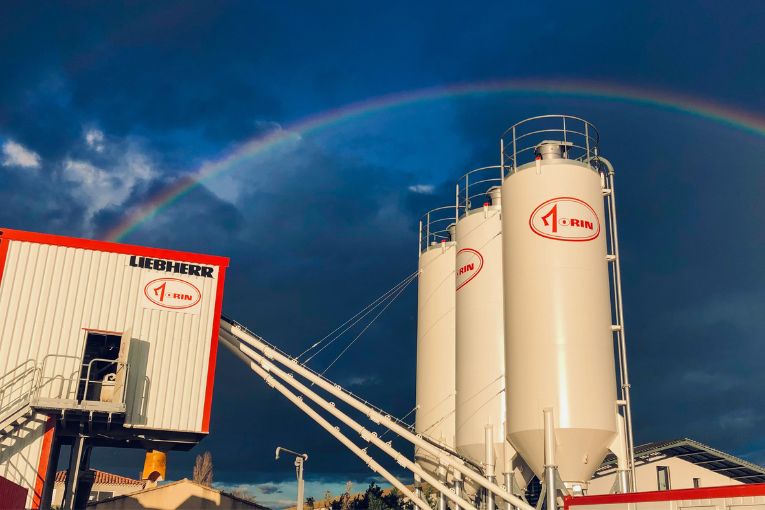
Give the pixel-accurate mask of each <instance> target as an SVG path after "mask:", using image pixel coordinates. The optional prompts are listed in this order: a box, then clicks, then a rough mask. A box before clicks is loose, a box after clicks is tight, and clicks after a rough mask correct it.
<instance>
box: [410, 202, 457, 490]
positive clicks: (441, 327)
mask: <svg viewBox="0 0 765 510" xmlns="http://www.w3.org/2000/svg"><path fill="white" fill-rule="evenodd" d="M454 220H455V207H453V206H452V207H445V208H439V209H436V210H433V211H431V212H429V213H428V214H427V215H426V216H425V218H424V224H423V225H422V228H421V234H420V258H419V270H420V275H419V281H418V285H417V388H416V401H417V411H416V418H415V430H416V432H417V433H418V434H422V435H423V436H427V437H429V438H431V439H433V440H435V441H438V442H439V443H442V444H444V445H446V446H448V447H450V448H452V447H454V396H455V388H454V384H455V383H454V377H455V376H454V363H455V361H454V355H455V346H454V342H455V322H454V301H455V296H454V285H455V283H454V282H455V273H454V265H455V259H456V254H457V247H456V243H455V242H454V240H453V237H454V226H453V223H454ZM415 459H416V460H417V463H418V464H420V465H421V466H422V467H423V468H424V469H426V470H428V471H429V472H431V473H433V474H435V473H437V471H438V464H437V461H435V459H433V458H432V457H431V456H429V455H428V454H427V453H424V452H423V451H421V450H419V449H417V450H415ZM440 475H441V476H443V473H440Z"/></svg>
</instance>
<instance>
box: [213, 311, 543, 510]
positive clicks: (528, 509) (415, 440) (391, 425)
mask: <svg viewBox="0 0 765 510" xmlns="http://www.w3.org/2000/svg"><path fill="white" fill-rule="evenodd" d="M221 328H222V330H223V331H227V332H229V333H231V334H233V335H234V336H236V337H237V338H239V339H240V340H242V341H243V342H244V343H245V344H247V345H248V346H249V347H251V348H254V349H257V350H259V351H260V352H262V353H263V355H264V356H265V357H266V358H268V359H271V360H275V361H277V362H279V363H281V364H282V365H284V366H286V367H288V368H289V369H290V370H294V371H295V373H297V374H299V375H301V376H302V377H305V378H306V379H308V380H309V381H311V382H312V383H314V384H316V385H317V386H319V387H320V388H322V389H323V390H325V391H327V392H329V393H331V394H332V395H334V396H335V397H337V398H338V399H340V400H342V401H343V402H345V403H346V404H348V405H349V406H351V407H352V408H354V409H356V410H357V411H359V412H361V413H363V414H364V415H366V416H367V418H369V419H370V420H371V421H372V423H375V424H379V425H383V426H384V427H386V428H388V429H390V430H392V431H393V432H395V433H396V434H398V435H399V436H401V437H403V438H404V439H406V440H407V441H409V442H411V443H412V444H414V445H415V446H417V447H419V448H422V449H423V450H425V451H427V452H428V453H430V454H431V455H433V456H435V457H436V458H437V459H438V460H439V461H440V462H441V463H442V464H444V465H446V466H448V467H451V468H452V469H454V470H456V471H459V472H460V473H462V474H463V475H464V476H465V477H466V478H469V479H470V480H472V481H473V482H475V483H476V484H477V485H480V486H481V487H483V488H484V489H488V490H489V491H491V492H493V493H494V494H496V495H497V496H499V497H500V498H502V499H504V500H505V501H509V502H510V503H512V504H513V505H515V506H516V507H518V508H519V509H520V510H535V508H534V507H533V506H531V505H529V504H528V503H526V502H525V501H523V500H522V499H521V498H519V497H517V496H515V495H513V494H511V493H510V492H508V491H506V490H504V489H503V488H502V487H500V486H499V485H497V484H496V483H493V482H491V481H489V480H487V479H486V478H484V477H483V476H482V475H481V474H478V473H476V472H475V471H473V470H472V469H471V468H469V467H467V466H466V465H465V464H464V463H463V462H462V461H457V460H454V458H453V457H452V456H451V455H450V454H447V453H445V452H444V451H443V450H441V449H440V448H438V447H436V446H434V445H433V444H431V443H430V442H428V441H426V440H424V439H423V438H422V437H420V436H419V435H417V434H414V433H412V432H411V431H409V430H408V429H407V428H405V427H402V426H401V425H399V424H398V423H396V422H395V421H393V420H392V419H390V418H388V417H387V416H385V415H384V414H382V413H380V412H379V411H377V410H375V409H373V408H371V407H369V406H368V405H366V404H364V403H362V402H360V401H359V400H358V399H356V398H354V397H352V396H350V395H348V394H347V393H346V392H344V391H343V390H342V388H341V387H340V386H339V385H336V384H331V383H329V382H328V381H326V380H325V379H323V378H321V377H319V376H318V375H316V374H314V373H313V372H312V371H311V370H309V369H307V368H306V367H304V366H303V365H301V364H300V363H299V362H298V361H296V360H294V359H292V358H289V357H287V356H285V355H284V354H282V353H280V352H279V351H277V350H276V349H274V348H273V347H271V346H270V345H268V344H267V343H266V342H264V341H263V340H261V339H260V338H257V337H255V336H253V335H251V334H250V333H249V332H247V331H245V330H243V329H242V328H241V327H240V326H238V325H236V324H231V323H229V322H227V321H221Z"/></svg>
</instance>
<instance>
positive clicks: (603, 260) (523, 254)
mask: <svg viewBox="0 0 765 510" xmlns="http://www.w3.org/2000/svg"><path fill="white" fill-rule="evenodd" d="M551 119H553V120H555V121H556V122H560V120H561V119H562V120H563V128H562V129H549V128H548V126H543V127H538V123H539V122H542V121H545V122H547V121H549V120H551ZM566 121H568V127H567V124H566ZM573 126H576V128H573ZM542 130H545V131H544V135H543V136H544V137H545V138H553V139H554V140H553V141H550V140H534V137H533V136H532V135H534V134H538V132H539V131H542ZM535 132H536V133H535ZM523 133H529V135H524V134H523ZM578 134H580V135H584V137H579V138H577V135H578ZM596 139H597V136H596V131H595V130H594V128H593V127H592V126H591V125H590V124H588V123H584V121H581V120H579V119H574V118H571V117H566V118H564V117H560V116H555V117H552V116H548V117H545V118H542V119H530V121H525V122H524V123H521V124H518V125H516V126H515V127H513V128H511V130H508V132H507V133H506V137H505V138H504V139H503V143H504V152H503V154H504V158H505V161H504V164H505V165H506V168H505V170H506V177H505V180H504V183H503V186H502V233H503V246H504V250H503V265H504V267H505V272H504V278H503V280H504V308H505V321H506V322H505V325H506V329H505V346H506V363H507V375H506V384H507V389H506V391H507V433H508V438H509V440H510V441H511V443H512V444H513V446H514V447H515V448H516V449H517V450H518V451H519V452H520V454H521V455H522V456H523V458H524V459H525V460H526V462H527V463H528V464H529V466H530V467H531V468H532V469H533V471H534V472H535V473H536V474H537V476H539V477H540V478H541V477H542V476H543V473H544V464H545V446H544V445H545V424H544V423H545V421H544V415H543V413H544V410H545V409H551V410H552V417H553V423H554V436H555V437H554V439H555V443H554V444H555V447H554V448H552V449H553V450H554V452H553V453H554V456H555V462H556V464H557V467H558V471H559V473H560V476H561V478H562V480H563V481H564V482H567V483H571V484H573V483H581V484H584V483H586V482H587V481H588V480H589V479H590V478H591V477H592V474H593V472H594V471H595V470H596V469H597V467H598V466H599V465H600V462H601V461H602V459H603V458H604V457H605V455H606V453H607V450H608V448H609V445H610V444H611V443H612V441H613V440H614V438H615V436H616V431H617V425H616V423H617V422H616V378H615V367H614V350H613V336H612V334H613V332H612V329H611V324H612V321H611V302H610V290H609V270H608V261H607V257H606V255H607V252H606V232H605V229H606V222H605V219H606V218H605V212H604V205H603V189H602V186H601V177H600V175H599V173H598V172H597V171H596V170H595V169H594V168H593V167H592V166H590V164H589V163H588V161H589V159H588V158H591V157H592V155H593V154H594V153H595V152H594V151H595V150H596V148H595V146H594V145H595V144H596ZM527 161H528V162H527Z"/></svg>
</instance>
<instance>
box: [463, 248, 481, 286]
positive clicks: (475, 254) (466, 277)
mask: <svg viewBox="0 0 765 510" xmlns="http://www.w3.org/2000/svg"><path fill="white" fill-rule="evenodd" d="M482 268H483V255H481V253H480V252H479V251H478V250H474V249H472V248H463V249H461V250H460V251H458V252H457V290H460V289H461V288H462V287H464V286H465V285H467V284H468V283H470V281H471V280H472V279H473V278H475V277H476V276H478V273H480V272H481V269H482Z"/></svg>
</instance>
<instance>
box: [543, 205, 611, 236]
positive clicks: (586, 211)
mask: <svg viewBox="0 0 765 510" xmlns="http://www.w3.org/2000/svg"><path fill="white" fill-rule="evenodd" d="M529 227H531V230H533V231H534V233H535V234H537V235H538V236H542V237H545V238H547V239H555V240H557V241H592V240H593V239H595V238H597V237H598V236H599V235H600V220H599V219H598V215H597V214H596V213H595V210H594V209H593V208H592V207H590V205H589V204H588V203H587V202H584V201H582V200H579V199H578V198H573V197H557V198H553V199H550V200H548V201H547V202H544V203H543V204H541V205H540V206H539V207H537V208H536V209H534V212H532V213H531V216H530V217H529Z"/></svg>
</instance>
